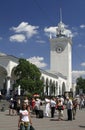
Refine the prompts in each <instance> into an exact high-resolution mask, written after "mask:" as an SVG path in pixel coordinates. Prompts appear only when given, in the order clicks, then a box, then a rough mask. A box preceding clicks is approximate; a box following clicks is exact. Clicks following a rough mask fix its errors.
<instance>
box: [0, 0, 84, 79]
mask: <svg viewBox="0 0 85 130" xmlns="http://www.w3.org/2000/svg"><path fill="white" fill-rule="evenodd" d="M60 8H61V9H62V21H63V23H64V24H65V25H67V26H68V29H69V30H70V31H71V32H72V36H73V38H72V41H73V45H72V50H73V52H72V70H73V77H74V78H76V77H78V76H80V75H82V76H85V16H84V12H85V0H0V52H1V53H5V54H8V55H13V56H16V57H19V58H20V57H22V58H26V59H29V60H30V61H31V62H33V63H34V62H35V64H36V65H38V67H40V68H42V69H49V68H50V42H49V33H50V32H52V33H54V29H55V27H57V24H58V23H59V22H60ZM49 30H50V32H49Z"/></svg>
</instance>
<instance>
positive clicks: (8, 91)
mask: <svg viewBox="0 0 85 130" xmlns="http://www.w3.org/2000/svg"><path fill="white" fill-rule="evenodd" d="M10 87H11V83H10V77H9V76H8V77H7V95H10Z"/></svg>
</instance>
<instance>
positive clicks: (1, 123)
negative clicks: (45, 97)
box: [0, 107, 85, 130]
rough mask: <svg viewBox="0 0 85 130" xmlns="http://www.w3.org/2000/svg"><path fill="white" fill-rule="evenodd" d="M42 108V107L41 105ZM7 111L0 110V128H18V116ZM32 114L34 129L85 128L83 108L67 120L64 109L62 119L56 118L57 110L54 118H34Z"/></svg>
mask: <svg viewBox="0 0 85 130" xmlns="http://www.w3.org/2000/svg"><path fill="white" fill-rule="evenodd" d="M43 109H44V107H43ZM8 113H9V111H8V110H7V109H6V110H5V111H4V112H2V111H0V130H18V127H17V126H18V118H19V117H18V116H9V115H8ZM31 116H32V123H33V126H34V128H35V130H84V129H85V108H84V109H82V110H77V115H76V120H72V121H67V113H66V109H65V110H64V117H63V119H64V120H62V121H58V120H57V111H56V112H55V117H54V118H46V117H44V118H36V117H35V115H31Z"/></svg>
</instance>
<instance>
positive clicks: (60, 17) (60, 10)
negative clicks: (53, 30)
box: [60, 8, 62, 23]
mask: <svg viewBox="0 0 85 130" xmlns="http://www.w3.org/2000/svg"><path fill="white" fill-rule="evenodd" d="M60 22H61V23H62V10H61V8H60Z"/></svg>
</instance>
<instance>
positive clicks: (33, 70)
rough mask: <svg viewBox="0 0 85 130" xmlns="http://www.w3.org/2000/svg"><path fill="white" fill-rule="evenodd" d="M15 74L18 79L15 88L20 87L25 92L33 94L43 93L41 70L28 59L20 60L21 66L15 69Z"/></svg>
mask: <svg viewBox="0 0 85 130" xmlns="http://www.w3.org/2000/svg"><path fill="white" fill-rule="evenodd" d="M14 74H15V76H16V77H17V80H16V83H15V84H14V86H16V87H18V85H20V86H21V88H22V89H23V90H25V91H28V92H29V93H31V94H35V93H37V94H40V93H41V92H42V91H43V82H42V80H40V77H41V72H40V70H39V69H38V68H37V67H36V66H35V65H34V64H31V63H30V62H29V61H27V60H26V59H19V64H18V65H17V67H16V68H15V70H14Z"/></svg>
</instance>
